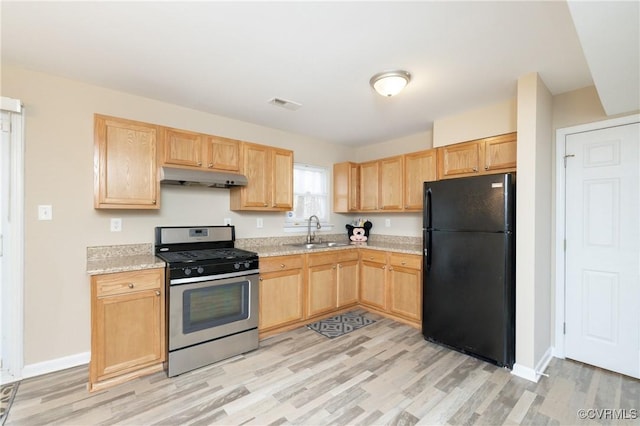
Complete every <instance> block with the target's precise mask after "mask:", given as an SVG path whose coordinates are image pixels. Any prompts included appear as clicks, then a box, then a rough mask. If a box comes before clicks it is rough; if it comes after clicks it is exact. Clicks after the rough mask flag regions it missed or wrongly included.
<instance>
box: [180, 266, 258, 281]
mask: <svg viewBox="0 0 640 426" xmlns="http://www.w3.org/2000/svg"><path fill="white" fill-rule="evenodd" d="M259 272H260V270H259V269H249V270H246V271H240V272H229V273H227V274H216V275H207V276H201V277H189V278H177V279H173V280H170V281H169V285H180V284H192V283H199V282H203V281H216V280H222V279H225V278H237V277H245V276H248V275H255V274H258V273H259Z"/></svg>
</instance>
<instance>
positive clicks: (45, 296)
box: [1, 65, 606, 366]
mask: <svg viewBox="0 0 640 426" xmlns="http://www.w3.org/2000/svg"><path fill="white" fill-rule="evenodd" d="M527 78H528V79H527V80H526V81H527V82H528V83H527V85H533V86H535V87H536V88H537V87H538V85H539V84H538V78H537V77H536V79H535V82H534V81H533V80H532V77H528V76H527ZM529 79H531V81H530V80H529ZM1 83H2V86H1V87H2V95H3V96H9V97H14V98H19V99H21V100H22V101H23V102H24V104H25V107H26V108H25V123H26V182H25V184H26V187H25V192H26V194H25V209H26V215H25V216H26V217H25V224H26V241H25V245H26V247H25V249H26V253H25V256H26V265H25V267H26V271H25V280H26V281H25V364H26V365H30V364H34V363H38V362H42V361H48V360H53V359H57V358H62V357H65V356H71V355H75V354H78V353H83V352H87V351H89V346H90V329H89V317H90V306H89V277H88V276H87V275H86V273H85V261H86V247H87V246H95V245H111V244H131V243H144V242H153V228H154V227H155V226H160V225H184V224H191V223H200V224H203V223H212V224H215V223H222V220H223V218H225V217H230V218H231V219H232V221H233V223H234V224H235V225H237V227H238V228H237V231H238V235H237V236H238V238H249V237H263V236H277V235H284V233H283V232H282V214H280V213H236V212H231V211H230V210H229V209H228V205H229V193H228V191H227V190H224V189H207V188H194V187H188V188H176V187H163V188H162V198H161V205H162V208H161V210H160V211H157V212H149V211H97V210H94V209H93V169H92V164H93V114H94V113H101V114H108V115H114V116H119V117H124V118H130V119H134V120H140V121H146V122H152V123H158V124H162V125H167V126H172V127H176V128H182V129H187V130H194V131H200V132H204V133H211V134H217V135H221V136H226V137H231V138H236V139H244V140H249V141H253V142H257V143H263V144H267V145H273V146H280V147H284V148H288V149H293V150H294V156H295V161H297V162H304V163H309V164H317V165H321V166H327V167H330V166H331V165H332V164H333V163H334V162H340V161H347V160H350V161H366V160H370V159H377V158H384V157H388V156H392V155H397V154H403V153H406V152H413V151H420V150H422V149H429V148H431V147H432V146H434V144H433V140H434V137H435V130H434V132H432V131H431V130H429V129H426V130H425V131H424V132H421V133H417V134H415V135H410V136H407V137H404V138H398V139H394V140H391V141H387V142H384V143H380V144H377V145H372V146H367V147H359V148H355V149H353V148H348V147H345V146H340V145H333V144H328V143H326V142H324V141H320V140H317V139H313V138H309V137H305V136H302V135H296V134H291V133H287V132H282V131H279V130H276V129H271V128H266V127H262V126H257V125H253V124H250V123H245V122H240V121H237V120H232V119H229V118H225V117H220V116H215V115H211V114H206V113H203V112H199V111H195V110H190V109H186V108H182V107H179V106H176V105H171V104H166V103H162V102H158V101H155V100H152V99H146V98H141V97H138V96H133V95H129V94H126V93H122V92H117V91H113V90H108V89H104V88H100V87H96V86H92V85H88V84H84V83H81V82H77V81H71V80H67V79H63V78H58V77H53V76H50V75H46V74H42V73H37V72H31V71H27V70H22V69H17V68H11V67H7V66H5V65H3V67H2V81H1ZM524 84H525V80H523V85H524ZM522 89H523V91H524V86H523V88H522ZM543 92H544V90H543V91H541V92H540V91H538V89H536V90H535V91H533V92H532V93H535V101H533V100H532V99H531V98H529V100H528V101H527V102H533V103H535V104H536V105H537V104H540V105H541V104H545V105H546V100H545V99H538V96H539V95H540V96H542V95H541V94H542V93H543ZM545 97H546V95H545ZM500 105H502V107H501V106H500ZM510 105H512V101H507V102H504V103H501V104H497V105H489V106H487V108H486V110H485V109H484V108H483V109H480V110H479V111H477V112H470V113H465V114H461V115H458V116H454V117H449V118H447V119H445V121H442V120H440V121H439V123H440V124H442V123H446V124H447V125H448V126H449V128H450V129H458V131H460V132H462V133H459V134H458V136H455V138H454V136H448V138H449V140H451V141H452V142H460V141H463V140H468V139H474V138H480V137H485V136H491V135H493V134H498V133H507V132H510V131H513V130H515V127H514V126H513V125H512V124H511V123H512V122H513V112H512V111H513V109H512V107H511V106H510ZM519 107H520V106H519ZM522 108H523V109H524V108H525V106H524V104H523V105H522ZM545 108H546V107H545ZM553 108H554V114H553V123H552V127H553V129H554V130H555V129H556V128H559V127H566V126H571V125H576V124H581V123H585V122H591V121H597V120H601V119H603V118H606V116H605V114H604V112H603V111H602V107H601V106H600V103H599V99H598V97H597V93H596V92H595V89H594V88H592V87H591V88H585V89H581V90H578V91H575V92H571V93H568V94H563V95H558V96H555V97H554V98H553ZM482 110H485V111H482ZM500 111H501V112H500ZM540 113H543V114H544V115H546V114H548V111H546V110H543V111H538V110H537V109H536V108H533V107H531V110H530V111H529V112H525V111H524V110H523V111H518V117H519V118H520V117H521V116H522V117H525V116H528V115H531V114H533V115H535V116H537V115H538V114H540ZM485 114H488V115H485ZM476 115H477V116H485V119H483V120H480V122H478V120H475V119H470V118H469V117H470V116H476ZM485 120H488V121H495V123H496V124H495V125H492V126H491V129H489V130H487V129H486V127H484V126H485V123H484V121H485ZM499 123H502V124H499ZM505 123H509V124H505ZM540 125H542V122H540ZM518 126H519V123H518ZM523 126H524V124H523ZM527 126H528V127H529V128H530V131H531V132H534V133H535V134H536V135H539V134H540V129H538V128H537V124H536V125H535V126H534V127H531V126H532V125H531V124H528V125H527ZM545 126H546V124H545ZM441 129H442V127H441ZM531 129H532V130H531ZM518 131H519V132H520V129H519V128H518ZM486 132H489V133H486ZM528 132H529V131H528ZM448 134H449V135H452V133H448ZM463 135H466V136H463ZM521 137H523V136H521V135H519V154H518V156H519V158H518V179H519V181H518V183H519V185H522V184H523V179H524V182H525V183H524V185H525V187H526V186H527V185H533V186H532V188H531V189H532V190H533V191H534V192H533V193H534V194H536V195H535V199H536V200H537V201H536V203H537V205H538V206H540V209H541V210H546V209H547V207H546V206H544V205H545V203H547V202H551V201H550V200H552V199H553V198H552V197H551V196H550V195H549V194H547V193H546V189H545V190H544V191H543V190H541V188H543V187H545V188H546V187H547V186H548V185H549V182H548V179H552V178H550V177H548V176H552V175H551V174H548V175H546V177H545V173H546V172H545V170H546V169H545V167H547V166H548V167H549V168H550V167H551V165H552V164H553V160H552V159H550V158H548V159H546V160H545V161H546V162H547V163H548V165H547V166H545V163H544V162H540V163H538V162H537V161H535V162H534V163H533V164H529V163H530V162H531V159H530V158H529V157H528V156H527V155H526V152H527V150H529V152H530V153H531V154H532V155H534V157H532V158H535V156H538V158H540V156H542V157H546V156H547V155H548V154H547V152H546V149H547V147H546V146H543V147H537V144H538V143H539V142H538V141H537V140H536V142H535V143H533V142H532V140H533V139H530V140H529V141H528V142H524V141H521V140H520V138H521ZM536 137H537V136H536ZM536 137H534V139H535V138H536ZM441 140H444V139H441ZM532 143H533V145H532ZM521 144H526V145H522V146H523V148H522V153H520V151H521V148H520V146H521ZM524 146H528V148H524ZM534 147H535V148H534ZM552 155H553V151H552ZM551 171H552V172H553V169H552V168H551ZM527 175H529V184H527V183H526V182H527V178H526V176H527ZM538 178H540V179H542V182H541V184H540V185H538V186H536V183H535V180H536V179H538ZM536 191H539V192H536ZM547 197H548V198H549V199H548V200H546V198H547ZM38 204H51V205H53V218H54V219H53V221H51V222H41V221H37V220H36V213H37V205H38ZM185 206H188V207H189V208H185ZM543 206H544V207H543ZM525 207H526V208H523V209H522V210H523V212H526V211H527V209H529V206H525ZM536 209H537V207H536ZM550 209H551V207H549V210H550ZM525 214H526V213H525ZM354 216H358V215H343V214H333V215H332V221H333V222H334V223H335V224H336V232H340V230H342V229H344V224H346V223H347V222H349V221H350V220H351V219H352V218H353V217H354ZM112 217H121V218H122V219H123V231H122V232H121V233H111V232H109V220H110V219H111V218H112ZM257 217H262V218H263V220H264V228H262V229H257V228H256V227H255V222H256V218H257ZM386 218H390V219H391V224H392V226H391V227H390V228H385V227H384V220H385V219H386ZM536 218H538V219H536ZM369 219H370V220H372V221H373V223H374V229H373V232H377V233H380V234H389V235H407V236H420V229H421V226H422V223H421V221H422V215H421V214H419V213H412V214H402V213H398V214H385V213H383V214H380V213H375V214H371V215H370V217H369ZM519 220H520V221H521V223H519V228H518V229H519V230H521V229H522V226H521V224H522V223H531V224H532V226H534V227H535V226H538V227H546V226H547V224H546V222H545V221H546V219H544V215H540V216H538V215H536V216H534V217H529V218H528V220H529V222H522V220H523V219H522V218H519ZM536 220H539V221H542V222H543V223H539V222H538V223H536ZM536 238H538V239H537V240H536V241H537V242H536V243H535V247H533V248H531V247H530V248H531V249H532V250H533V251H532V253H531V256H533V257H523V261H524V262H529V263H531V264H532V266H531V273H532V277H535V278H531V279H532V280H534V279H541V276H542V275H543V274H544V275H545V276H546V269H547V268H548V267H547V265H546V264H545V263H544V262H546V260H545V261H543V263H542V264H540V263H538V260H537V258H540V257H541V255H542V254H541V252H543V251H544V250H552V249H553V245H551V247H548V246H547V247H545V244H542V240H541V239H540V238H544V239H547V238H548V237H547V236H544V237H536ZM525 253H526V251H525ZM519 256H520V253H519ZM521 279H523V280H525V281H526V280H529V279H530V278H527V277H526V276H525V277H524V278H523V277H521ZM541 282H543V283H544V280H541ZM532 285H533V287H531V286H532ZM518 286H519V288H520V284H518ZM523 286H524V287H523V288H524V289H525V290H523V291H522V292H521V294H523V295H525V296H526V295H527V291H530V296H531V297H532V298H533V299H531V300H532V301H529V300H520V302H519V305H518V309H519V311H520V313H524V314H525V316H526V317H527V318H528V322H527V323H524V324H523V323H520V324H519V326H518V330H517V339H516V340H517V342H518V344H519V345H520V344H523V343H524V344H525V346H524V347H520V348H519V354H520V355H522V354H524V355H522V356H524V358H518V359H517V362H518V363H519V362H521V361H522V362H523V363H525V365H527V366H533V365H535V360H536V359H537V358H538V357H539V356H540V351H541V348H543V347H544V343H543V344H539V343H536V341H537V340H540V341H542V342H546V340H547V337H546V335H545V333H547V332H546V331H543V330H544V329H545V328H547V329H548V328H550V327H548V325H549V324H550V321H552V319H551V318H552V317H551V314H550V315H549V318H543V316H544V315H545V314H544V312H546V311H547V309H546V308H543V305H540V306H538V307H536V305H535V304H534V302H533V300H535V298H540V297H545V296H544V294H543V293H540V292H539V291H538V290H535V289H534V288H535V284H532V282H530V283H529V285H528V286H527V285H524V284H523ZM542 291H543V292H546V291H547V288H546V287H545V288H544V289H543V290H542ZM551 303H552V302H549V306H551ZM529 308H530V310H529V311H528V309H529ZM528 335H530V336H531V337H530V338H529V337H527V336H528Z"/></svg>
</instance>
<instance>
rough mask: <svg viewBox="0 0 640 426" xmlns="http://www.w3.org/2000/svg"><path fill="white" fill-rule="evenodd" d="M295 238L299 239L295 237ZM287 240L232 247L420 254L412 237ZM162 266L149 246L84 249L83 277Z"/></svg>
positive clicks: (269, 252)
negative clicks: (316, 242)
mask: <svg viewBox="0 0 640 426" xmlns="http://www.w3.org/2000/svg"><path fill="white" fill-rule="evenodd" d="M298 239H299V238H298ZM298 239H295V240H292V239H291V238H288V237H285V238H263V239H258V238H248V239H244V240H238V241H236V247H238V248H244V249H246V250H251V251H254V252H256V253H258V256H260V257H272V256H289V255H297V254H307V253H320V252H327V251H337V250H353V249H356V248H367V249H372V250H381V251H390V252H396V253H406V254H414V255H421V254H422V244H421V242H420V239H419V238H415V237H384V236H377V238H375V239H372V240H370V241H368V242H366V243H351V244H350V245H348V246H340V247H322V248H314V249H307V248H303V247H292V246H290V245H289V244H291V243H299V242H300V241H298ZM323 241H325V242H329V241H336V242H346V241H345V239H344V238H329V239H326V240H323ZM165 266H166V263H165V262H164V261H162V260H161V259H159V258H157V257H156V256H155V255H154V254H153V244H151V243H146V244H124V245H117V246H96V247H87V274H89V275H98V274H110V273H114V272H127V271H136V270H141V269H154V268H164V267H165Z"/></svg>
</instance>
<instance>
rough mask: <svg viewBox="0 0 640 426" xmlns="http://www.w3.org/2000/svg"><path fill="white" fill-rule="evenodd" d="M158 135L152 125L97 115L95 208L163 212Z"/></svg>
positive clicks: (156, 129) (95, 136) (95, 133)
mask: <svg viewBox="0 0 640 426" xmlns="http://www.w3.org/2000/svg"><path fill="white" fill-rule="evenodd" d="M157 133H158V128H157V127H156V126H153V125H151V124H146V123H140V122H136V121H131V120H124V119H119V118H113V117H107V116H101V115H97V114H96V115H95V119H94V143H95V154H94V173H95V177H94V201H93V206H94V207H95V208H97V209H102V208H116V209H158V208H160V203H159V202H158V201H159V198H158V196H159V194H158V173H157V166H156V149H157Z"/></svg>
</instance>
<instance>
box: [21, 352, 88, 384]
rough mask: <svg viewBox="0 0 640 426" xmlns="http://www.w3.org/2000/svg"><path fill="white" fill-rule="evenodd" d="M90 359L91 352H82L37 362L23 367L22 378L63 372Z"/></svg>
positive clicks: (86, 362)
mask: <svg viewBox="0 0 640 426" xmlns="http://www.w3.org/2000/svg"><path fill="white" fill-rule="evenodd" d="M90 359H91V352H83V353H79V354H76V355H69V356H65V357H62V358H57V359H52V360H50V361H43V362H37V363H35V364H29V365H25V366H24V369H23V370H22V378H23V379H28V378H29V377H35V376H41V375H43V374H48V373H53V372H55V371H60V370H65V369H67V368H71V367H77V366H79V365H83V364H88V363H89V360H90Z"/></svg>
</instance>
